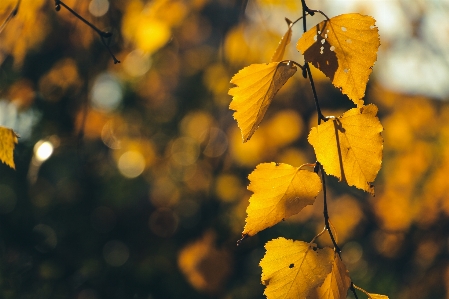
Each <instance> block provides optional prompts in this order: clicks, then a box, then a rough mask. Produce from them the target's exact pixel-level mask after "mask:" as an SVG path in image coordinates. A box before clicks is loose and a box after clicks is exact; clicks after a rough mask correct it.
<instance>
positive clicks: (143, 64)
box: [123, 49, 151, 77]
mask: <svg viewBox="0 0 449 299" xmlns="http://www.w3.org/2000/svg"><path fill="white" fill-rule="evenodd" d="M150 67H151V59H150V56H149V55H148V54H145V53H143V52H142V51H141V50H139V49H137V50H134V51H132V52H130V53H129V54H128V55H127V56H126V58H125V60H124V61H123V68H124V69H125V71H126V72H127V73H128V75H130V76H132V77H140V76H143V75H145V73H146V72H148V70H149V69H150Z"/></svg>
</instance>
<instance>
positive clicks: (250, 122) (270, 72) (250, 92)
mask: <svg viewBox="0 0 449 299" xmlns="http://www.w3.org/2000/svg"><path fill="white" fill-rule="evenodd" d="M295 72H296V67H295V66H293V65H292V64H290V63H284V62H271V63H267V64H265V63H264V64H252V65H250V66H248V67H245V68H244V69H242V70H240V71H239V72H238V73H237V74H235V75H234V77H232V79H231V83H233V84H235V85H237V86H236V87H233V88H231V89H230V90H229V95H232V96H233V100H232V102H231V104H230V105H229V108H230V109H232V110H235V112H234V119H235V120H237V124H238V126H239V128H240V130H241V132H242V137H243V142H246V141H248V140H249V139H250V138H251V136H252V135H253V134H254V132H255V131H256V130H257V128H258V126H259V124H260V122H261V121H262V119H263V117H264V115H265V112H266V111H267V109H268V106H269V105H270V104H271V101H272V100H273V97H274V96H275V95H276V93H277V92H278V90H279V89H280V88H281V87H282V86H283V85H284V84H285V82H287V80H288V79H289V78H290V77H291V76H293V75H294V74H295Z"/></svg>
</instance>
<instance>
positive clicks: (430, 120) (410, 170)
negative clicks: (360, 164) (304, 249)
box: [0, 0, 449, 299]
mask: <svg viewBox="0 0 449 299" xmlns="http://www.w3.org/2000/svg"><path fill="white" fill-rule="evenodd" d="M310 2H311V3H310V5H313V6H314V5H315V3H313V1H310ZM336 2H339V3H341V2H342V1H336ZM365 2H366V3H365ZM384 2H385V1H384ZM388 2H389V1H388ZM391 2H393V1H391ZM412 2H413V3H412V4H410V5H407V3H408V2H407V3H405V2H401V1H399V2H398V3H400V4H403V3H405V4H404V5H402V6H400V5H399V6H395V7H394V9H390V10H386V11H388V12H390V13H391V14H392V12H397V13H398V15H397V16H399V18H398V19H397V20H400V26H402V27H401V28H408V29H407V34H404V35H401V34H402V31H401V30H393V31H394V33H395V34H399V35H395V36H394V38H391V39H385V42H383V45H382V46H381V55H380V57H379V60H378V62H377V64H376V66H375V67H374V72H373V74H374V78H372V79H371V81H370V84H369V86H368V92H367V97H366V101H368V102H374V103H376V104H377V105H378V106H379V107H380V109H379V111H381V115H380V118H381V120H382V122H383V124H384V133H383V137H384V139H385V145H384V159H383V168H382V170H381V172H380V175H379V177H378V178H377V180H376V182H375V186H376V197H370V196H366V195H365V194H362V193H361V192H358V191H355V190H354V189H352V188H345V187H341V186H340V185H338V184H336V182H335V181H333V180H330V182H329V184H330V190H328V193H330V194H331V195H332V196H329V198H331V201H330V202H329V213H330V214H331V215H332V222H333V224H334V226H335V227H336V230H337V231H338V232H339V236H338V237H339V243H341V244H342V249H343V260H344V262H345V264H346V266H347V267H348V269H349V271H350V272H351V275H352V276H351V278H352V279H353V280H354V281H356V282H359V284H360V285H364V286H366V288H367V289H375V290H376V291H377V292H379V293H381V292H382V293H387V294H389V295H390V297H391V298H410V297H413V298H445V296H446V297H447V296H448V295H447V294H448V293H449V291H448V290H449V284H448V283H447V281H448V279H447V278H448V277H449V265H448V264H447V259H448V255H449V251H448V246H449V245H448V236H447V231H448V228H449V221H448V219H449V218H448V214H449V204H448V202H449V201H448V199H447V197H448V195H447V194H448V192H447V191H448V190H447V188H448V187H447V184H446V179H445V178H446V177H447V176H446V171H447V167H446V166H448V165H449V164H448V163H449V160H448V159H449V156H448V155H447V152H448V150H447V148H448V144H449V143H448V142H449V141H448V134H447V132H448V129H447V128H446V125H445V123H446V121H445V120H446V119H447V114H448V111H449V110H448V105H447V103H446V102H444V101H441V100H435V99H431V98H429V96H437V97H439V98H440V99H441V98H443V99H444V98H447V94H446V95H445V94H444V93H441V92H439V93H438V94H435V93H427V94H423V95H416V94H414V95H412V94H405V92H406V91H407V89H401V90H396V91H392V90H391V89H392V88H393V86H392V85H388V84H387V83H388V82H392V81H391V80H387V79H385V78H389V77H388V76H391V75H394V74H395V73H393V72H392V70H395V69H399V68H400V67H396V68H392V67H389V66H388V65H389V64H388V63H390V62H387V60H386V59H384V57H386V58H388V57H390V56H389V55H393V54H394V53H398V52H395V51H399V50H398V49H399V48H401V47H399V46H400V45H399V44H396V43H398V42H399V41H401V42H402V44H401V45H406V44H407V42H410V43H412V41H417V40H418V41H420V43H419V44H422V45H427V46H428V47H429V49H435V47H437V48H438V49H439V50H438V51H436V52H432V51H430V52H426V53H431V54H429V55H428V57H427V58H428V59H429V61H434V60H437V61H439V60H438V59H440V58H441V57H445V56H444V55H446V54H444V55H442V54H441V52H439V51H441V50H442V49H443V48H442V47H441V44H444V38H442V37H441V36H443V34H437V35H438V36H439V37H440V39H438V40H436V39H430V40H429V39H426V38H425V37H426V36H427V35H426V34H425V33H426V32H440V31H438V30H430V29H428V28H445V27H444V26H445V25H444V24H445V23H441V20H442V19H444V18H441V15H444V14H445V13H447V7H445V4H444V3H442V4H441V7H438V5H440V4H434V3H433V2H432V4H431V3H428V4H427V2H423V1H412ZM64 3H65V4H66V5H67V6H69V7H70V8H72V9H73V10H74V11H76V12H77V13H78V14H80V15H81V16H82V17H84V18H85V19H86V20H88V21H89V22H91V23H92V24H93V25H94V26H96V27H97V28H99V29H100V30H104V31H105V32H106V31H107V32H111V33H112V37H110V38H108V39H105V42H106V43H107V46H108V47H109V49H110V51H111V52H112V53H113V54H114V55H115V56H116V57H117V59H118V60H120V61H121V62H120V64H114V61H113V59H112V58H111V55H110V53H109V52H108V49H107V47H105V45H104V44H103V42H102V40H101V37H100V36H99V35H98V34H97V33H96V32H94V31H93V30H92V29H91V28H89V27H88V26H87V25H86V24H84V23H82V22H81V21H80V20H79V19H78V18H76V17H75V16H74V15H73V14H72V13H70V12H69V11H68V10H67V9H65V8H64V7H61V9H60V11H58V12H57V11H55V9H54V4H55V3H54V1H45V0H21V1H16V0H2V1H0V26H1V27H0V28H1V30H0V125H2V126H5V127H9V128H12V129H14V131H15V132H17V133H18V135H19V136H20V138H19V143H18V144H17V145H16V149H15V152H14V162H15V166H16V171H14V170H12V169H10V167H8V166H6V165H4V164H2V165H1V166H0V173H1V176H0V297H2V298H77V299H81V298H146V299H147V298H186V297H187V298H261V296H262V295H261V294H262V293H263V286H262V285H261V284H260V268H259V267H258V262H259V260H260V258H261V257H262V256H263V254H264V251H263V249H262V247H263V244H264V243H265V242H266V241H267V240H268V239H271V238H273V237H274V236H278V235H283V236H285V237H292V236H298V235H299V236H301V237H302V238H303V239H310V238H311V237H312V236H314V235H315V234H316V233H317V231H319V230H321V228H322V223H321V218H322V216H321V213H322V206H320V200H317V202H316V204H315V205H314V206H310V207H306V208H304V210H303V213H302V214H301V215H298V216H295V217H293V218H290V219H289V220H287V221H286V223H284V224H282V225H280V226H279V227H273V228H270V229H267V230H266V231H264V232H261V233H260V234H259V235H258V236H255V237H252V238H250V239H248V240H246V241H245V242H243V243H242V245H241V246H239V247H236V245H235V242H236V240H237V239H239V238H240V234H241V229H242V227H243V225H244V219H245V217H246V213H245V209H246V206H247V204H248V201H247V199H248V198H249V196H250V193H249V192H248V191H247V190H246V185H247V184H248V179H247V177H246V176H247V174H248V173H249V171H250V170H251V169H253V168H254V167H255V165H257V164H258V163H260V162H263V161H277V162H282V163H289V164H293V165H301V164H303V163H305V162H306V161H310V159H313V153H312V151H311V149H310V147H309V146H307V145H306V142H305V139H306V138H305V137H306V134H307V133H308V131H309V129H310V127H311V126H312V125H311V123H312V122H313V123H315V119H316V115H315V114H314V104H313V98H312V97H311V95H310V94H309V92H308V90H309V86H308V82H307V81H306V80H301V79H300V78H299V76H296V77H293V78H292V79H291V80H290V81H289V82H287V84H286V85H285V86H284V87H283V89H282V90H281V91H280V92H279V93H278V94H277V95H276V99H275V100H274V101H273V103H272V106H271V108H270V110H269V111H268V112H267V114H266V116H265V119H264V121H263V122H262V125H261V127H260V128H259V129H258V131H257V133H256V134H255V135H254V136H253V137H252V139H251V140H250V141H248V142H247V143H245V144H243V143H242V142H241V134H240V132H239V130H238V128H237V126H236V125H235V123H234V121H233V119H232V113H231V112H230V111H229V110H228V106H229V103H230V101H231V97H230V96H229V95H228V94H227V92H228V89H229V87H230V84H229V81H230V78H231V77H232V74H234V73H236V72H237V70H239V69H241V68H243V67H244V66H246V65H249V64H251V63H261V62H265V61H269V59H270V57H271V56H272V54H273V52H274V50H275V48H276V45H277V43H278V41H279V39H280V38H281V36H282V34H283V33H284V32H285V30H286V26H285V22H284V17H287V18H290V19H296V18H298V17H299V16H300V14H301V5H300V1H293V0H292V1H265V0H257V1H221V0H220V1H208V0H189V1H187V0H178V1H169V0H153V1H143V0H126V1H108V0H91V1H79V0H67V1H64ZM323 3H324V2H323ZM347 3H349V2H347ZM357 3H358V4H354V5H353V6H352V7H351V9H349V8H348V7H343V6H342V7H340V8H338V9H341V10H344V11H338V9H337V8H335V5H333V4H332V3H331V2H329V1H327V2H325V3H324V4H323V5H326V6H325V7H323V10H326V11H329V10H330V11H331V13H330V15H329V16H330V17H332V16H335V15H337V14H339V13H342V12H349V11H357V12H361V13H367V14H368V13H369V14H372V15H374V16H375V17H376V19H378V23H379V24H378V25H379V29H380V35H381V36H382V38H383V39H382V40H384V36H388V34H389V33H386V34H385V33H383V30H385V29H384V28H387V26H386V25H385V24H388V23H387V21H388V20H387V19H386V18H385V19H381V18H378V17H377V15H376V13H375V12H377V11H379V9H380V11H381V12H385V11H382V10H381V5H383V4H382V3H380V2H376V1H364V2H360V1H359V2H357ZM368 3H369V5H368ZM320 5H321V4H320ZM16 7H17V8H18V10H17V13H16V14H12V12H14V9H15V8H16ZM438 8H440V9H439V10H438ZM332 9H335V11H334V10H332ZM407 9H409V10H411V11H408V10H407ZM404 12H405V14H404ZM435 14H436V15H435ZM404 15H405V16H407V15H408V16H413V17H409V18H408V17H403V16H404ZM312 20H314V21H316V22H315V23H318V22H319V21H321V20H322V19H320V18H319V17H314V19H312ZM433 20H440V21H439V22H433ZM314 21H309V24H313V22H314ZM395 24H396V23H395ZM443 25H444V26H443ZM439 26H442V27H439ZM392 28H397V27H394V26H393V27H392ZM410 28H412V29H413V30H409V29H410ZM426 30H427V31H426ZM429 30H430V31H429ZM393 31H392V32H393ZM297 32H299V30H298V31H297ZM410 32H411V33H413V34H408V33H410ZM390 33H391V32H390ZM297 34H298V35H297V36H293V38H292V39H293V40H297V39H298V38H299V33H297ZM391 34H392V33H391ZM391 36H393V35H391ZM397 36H403V38H402V39H398V38H397ZM413 44H415V45H416V43H413ZM404 48H405V46H403V47H402V49H404ZM410 52H413V51H410ZM287 53H288V56H289V57H296V59H297V60H298V61H301V59H302V58H301V55H300V54H299V53H298V52H297V50H296V49H295V47H294V46H292V47H289V48H288V49H287ZM382 53H383V54H382ZM402 53H403V52H402ZM395 55H396V56H391V57H398V55H399V54H395ZM399 56H400V55H399ZM437 58H438V59H437ZM388 61H390V60H388ZM392 61H394V59H393V60H392ZM421 62H422V63H426V62H427V60H425V61H424V60H422V61H421ZM420 65H422V64H420ZM386 70H390V71H391V72H389V73H385V71H386ZM312 73H313V76H314V79H315V81H316V83H317V88H318V93H319V94H320V95H323V96H322V97H321V98H322V99H329V100H326V101H325V102H324V103H323V109H325V110H324V111H323V113H324V112H326V115H330V114H335V115H340V114H341V113H339V112H343V110H341V111H335V109H336V107H337V104H336V101H334V99H339V98H341V97H343V96H342V95H341V94H340V93H339V92H338V90H336V89H335V88H334V87H333V86H332V85H331V84H330V82H329V81H328V79H327V78H326V77H325V76H324V75H322V74H321V73H320V72H319V71H318V70H316V69H313V70H312ZM440 73H441V72H440ZM417 74H419V69H418V70H417ZM430 74H431V75H425V76H423V75H421V77H423V78H422V79H423V80H424V79H426V80H427V79H428V78H432V73H430ZM442 74H444V73H442ZM297 77H298V78H297ZM424 77H425V78H424ZM423 82H424V81H423ZM426 82H427V81H426ZM401 83H403V82H402V81H401ZM429 84H430V83H429ZM404 85H405V83H404ZM415 86H416V85H415ZM446 86H447V85H446ZM412 87H413V86H412ZM409 90H411V91H413V92H415V93H416V92H417V91H418V92H422V90H413V89H409ZM441 94H443V96H441ZM339 102H340V103H341V102H342V101H339ZM347 102H348V103H350V102H349V101H347ZM348 107H349V106H348ZM337 109H342V107H338V108H337ZM332 199H334V200H332ZM328 242H330V240H328ZM324 243H326V241H324ZM373 277H376V278H378V279H376V280H374V279H373ZM379 277H380V278H379Z"/></svg>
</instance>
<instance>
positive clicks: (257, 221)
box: [243, 163, 321, 236]
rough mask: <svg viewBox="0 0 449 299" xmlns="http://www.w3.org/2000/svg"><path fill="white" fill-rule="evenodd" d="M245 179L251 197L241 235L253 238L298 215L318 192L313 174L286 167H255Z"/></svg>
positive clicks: (316, 180) (279, 165) (278, 165)
mask: <svg viewBox="0 0 449 299" xmlns="http://www.w3.org/2000/svg"><path fill="white" fill-rule="evenodd" d="M248 178H249V180H250V184H249V186H248V189H249V190H250V191H252V192H254V194H253V195H252V196H251V198H250V199H249V206H248V208H247V210H246V212H247V214H248V216H247V217H246V225H245V229H244V230H243V235H249V236H253V235H255V234H256V233H258V232H259V231H261V230H264V229H266V228H268V227H271V226H273V225H275V224H276V223H279V222H281V221H282V220H283V219H285V218H287V217H290V216H292V215H295V214H297V213H299V211H301V210H302V209H303V208H304V207H305V206H307V205H311V204H313V203H314V202H315V197H316V196H317V195H318V193H319V192H320V191H321V180H320V178H319V177H318V175H317V174H316V173H314V172H312V171H309V170H306V169H300V167H293V166H290V165H288V164H276V163H262V164H259V165H257V167H256V169H255V170H254V171H253V172H252V173H251V174H250V175H249V177H248Z"/></svg>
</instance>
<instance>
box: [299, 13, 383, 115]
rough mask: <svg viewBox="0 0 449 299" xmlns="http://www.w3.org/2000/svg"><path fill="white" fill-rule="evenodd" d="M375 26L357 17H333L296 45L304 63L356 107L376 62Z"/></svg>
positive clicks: (377, 45)
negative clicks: (329, 81) (327, 79)
mask: <svg viewBox="0 0 449 299" xmlns="http://www.w3.org/2000/svg"><path fill="white" fill-rule="evenodd" d="M375 22H376V20H374V19H373V18H372V17H370V16H363V15H360V14H357V13H352V14H343V15H340V16H336V17H334V18H331V19H329V20H325V21H323V22H321V23H319V24H318V25H316V26H315V27H313V28H311V29H310V30H308V31H307V32H306V33H304V34H303V35H302V36H301V38H300V39H299V40H298V43H297V45H296V48H297V49H298V50H299V51H301V53H302V54H304V58H305V60H306V61H307V62H311V63H312V64H313V65H314V66H315V67H317V68H318V69H319V70H321V71H322V72H323V73H324V74H325V75H326V76H327V77H329V78H330V79H331V80H332V84H333V85H334V86H335V87H337V88H341V90H342V92H343V93H344V94H346V95H347V96H348V97H349V98H350V99H351V100H352V101H353V102H354V103H355V104H357V105H358V106H359V105H362V104H363V100H362V98H363V97H364V95H365V89H366V84H367V82H368V78H369V75H370V74H371V71H372V67H373V66H374V63H375V62H376V60H377V49H378V48H379V45H380V41H379V33H378V30H377V27H376V26H375V25H374V24H375Z"/></svg>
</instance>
